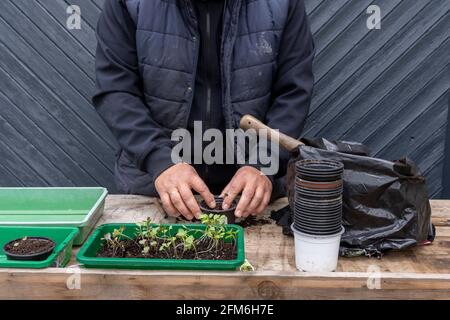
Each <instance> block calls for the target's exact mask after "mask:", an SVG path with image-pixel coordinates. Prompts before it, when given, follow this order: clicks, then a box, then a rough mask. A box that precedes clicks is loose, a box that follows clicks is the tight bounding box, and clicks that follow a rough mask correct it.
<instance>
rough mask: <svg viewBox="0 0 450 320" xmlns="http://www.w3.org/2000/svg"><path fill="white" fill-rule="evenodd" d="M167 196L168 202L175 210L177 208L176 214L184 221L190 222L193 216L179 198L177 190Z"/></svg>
mask: <svg viewBox="0 0 450 320" xmlns="http://www.w3.org/2000/svg"><path fill="white" fill-rule="evenodd" d="M169 195H170V200H171V201H172V203H173V205H174V206H175V208H177V210H178V212H180V213H181V214H182V215H183V216H184V217H185V218H186V219H188V220H191V219H192V218H193V216H192V214H191V212H190V211H189V209H188V208H187V207H186V205H185V204H184V202H183V199H182V198H181V195H180V193H179V192H178V190H173V191H171V192H170V193H169Z"/></svg>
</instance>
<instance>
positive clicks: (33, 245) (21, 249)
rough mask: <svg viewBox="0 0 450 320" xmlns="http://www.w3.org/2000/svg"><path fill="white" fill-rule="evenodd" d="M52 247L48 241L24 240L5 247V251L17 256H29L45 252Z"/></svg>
mask: <svg viewBox="0 0 450 320" xmlns="http://www.w3.org/2000/svg"><path fill="white" fill-rule="evenodd" d="M16 244H17V245H16ZM52 247H53V243H52V242H51V241H49V240H46V239H32V238H28V239H26V240H23V239H21V240H17V241H14V242H13V243H11V244H8V245H6V246H5V250H6V251H7V252H9V253H13V254H17V255H31V254H36V253H42V252H46V251H48V250H50V249H51V248H52Z"/></svg>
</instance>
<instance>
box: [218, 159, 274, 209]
mask: <svg viewBox="0 0 450 320" xmlns="http://www.w3.org/2000/svg"><path fill="white" fill-rule="evenodd" d="M239 194H241V199H240V200H239V203H238V205H237V207H236V211H235V215H236V217H244V218H245V217H248V216H249V215H253V216H256V215H258V214H260V213H261V212H263V211H264V209H266V207H267V205H268V204H269V201H270V196H271V194H272V182H271V181H270V179H269V178H268V177H266V176H265V175H264V174H263V173H262V172H261V171H259V170H258V169H256V168H254V167H251V166H245V167H242V168H240V169H239V170H238V171H237V172H236V174H235V175H234V177H233V179H231V181H230V183H229V184H228V185H227V186H226V187H225V189H223V191H222V194H221V197H222V198H224V202H223V205H222V207H223V209H228V208H229V207H230V206H231V204H232V203H233V200H234V199H235V198H236V196H237V195H239Z"/></svg>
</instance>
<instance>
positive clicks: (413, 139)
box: [378, 94, 448, 159]
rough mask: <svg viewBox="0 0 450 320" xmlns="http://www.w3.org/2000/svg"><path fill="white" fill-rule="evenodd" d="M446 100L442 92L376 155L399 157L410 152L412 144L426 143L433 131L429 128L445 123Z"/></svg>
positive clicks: (412, 147)
mask: <svg viewBox="0 0 450 320" xmlns="http://www.w3.org/2000/svg"><path fill="white" fill-rule="evenodd" d="M447 100H448V97H447V95H446V94H443V95H442V96H441V97H440V98H439V99H438V100H436V101H435V102H434V103H433V104H432V105H431V106H430V107H429V108H428V109H426V110H425V111H424V112H423V113H422V114H421V115H420V116H419V117H417V118H416V119H415V120H414V121H413V122H411V124H409V125H408V126H406V127H405V128H404V129H403V130H402V132H401V133H400V134H398V135H397V136H396V137H395V138H394V139H392V140H391V141H390V142H388V144H386V145H385V146H384V147H382V148H381V150H380V151H379V152H378V155H379V156H380V157H381V158H385V159H387V158H389V157H390V158H391V159H400V157H402V156H403V155H406V154H408V153H410V152H411V150H413V149H414V146H420V145H421V144H423V143H427V141H428V139H429V138H430V136H431V135H432V134H433V133H434V132H433V130H429V128H440V127H442V126H446V124H447V108H448V107H447Z"/></svg>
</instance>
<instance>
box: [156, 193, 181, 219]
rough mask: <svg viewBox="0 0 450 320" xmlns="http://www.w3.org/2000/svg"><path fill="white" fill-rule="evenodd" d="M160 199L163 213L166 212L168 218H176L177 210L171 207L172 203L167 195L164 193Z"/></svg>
mask: <svg viewBox="0 0 450 320" xmlns="http://www.w3.org/2000/svg"><path fill="white" fill-rule="evenodd" d="M160 197H161V202H162V205H163V208H164V211H166V212H167V214H168V215H169V216H172V217H178V216H179V215H180V214H179V212H178V210H177V209H176V208H175V207H174V206H173V204H172V201H170V196H169V194H168V193H166V192H164V193H162V194H161V196H160Z"/></svg>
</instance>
